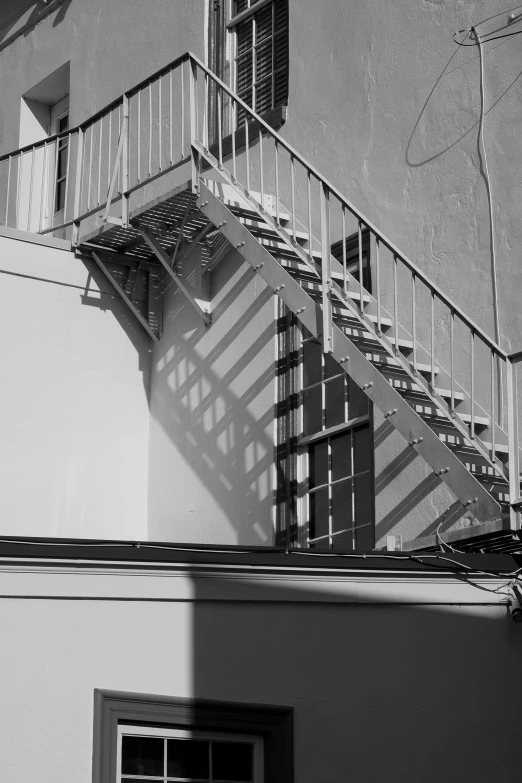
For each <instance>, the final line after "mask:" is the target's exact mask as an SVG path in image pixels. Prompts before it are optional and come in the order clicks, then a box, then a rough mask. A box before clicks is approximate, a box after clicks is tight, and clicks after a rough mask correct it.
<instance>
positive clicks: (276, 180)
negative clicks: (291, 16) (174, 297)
mask: <svg viewBox="0 0 522 783" xmlns="http://www.w3.org/2000/svg"><path fill="white" fill-rule="evenodd" d="M176 79H179V88H176V87H175V85H176V83H177V82H176ZM166 85H168V95H169V101H170V113H169V111H168V110H167V111H166V114H167V115H169V116H170V125H169V128H168V131H167V133H166V134H165V131H163V134H164V135H163V137H162V125H164V123H163V119H164V116H163V109H162V105H163V104H162V87H163V91H164V92H163V95H165V94H166V93H167V90H166ZM173 85H174V86H173ZM157 88H158V89H159V101H158V103H157V106H158V118H157V119H158V127H159V130H158V134H159V135H158V139H157V143H156V147H155V148H154V146H153V130H152V129H153V125H154V123H153V117H152V112H153V108H152V106H153V102H152V98H151V94H152V92H151V91H152V90H156V89H157ZM211 91H212V92H213V95H214V98H215V100H216V105H217V107H218V109H217V127H215V128H209V119H208V114H209V113H208V111H207V107H208V105H209V94H210V92H211ZM147 95H148V96H149V106H150V114H149V115H148V116H147V117H146V118H145V121H146V122H147V123H148V125H149V128H150V132H149V135H148V150H147V145H145V150H143V149H142V148H141V147H140V144H141V136H142V129H141V123H142V120H143V116H142V111H143V110H142V107H143V105H144V101H145V99H144V98H143V96H147ZM176 95H177V96H178V99H179V101H180V105H179V111H176V112H174V119H173V112H172V106H173V102H175V96H176ZM115 109H116V104H113V105H112V106H111V107H108V108H107V109H106V110H104V112H102V113H100V114H99V115H96V117H94V118H91V121H90V124H87V125H85V126H82V127H80V128H78V129H72V130H71V131H69V134H68V148H69V150H70V153H71V152H74V150H76V167H75V170H76V176H75V179H74V181H73V183H72V185H74V205H73V207H71V212H72V215H70V216H69V221H67V220H66V217H67V206H66V209H65V211H64V220H63V224H62V225H60V226H58V227H57V226H51V227H50V228H44V229H43V231H56V230H57V229H58V228H60V229H63V228H65V229H67V228H68V227H71V230H72V236H73V241H74V242H75V244H76V245H77V246H78V248H79V250H80V251H81V252H83V253H89V254H90V255H91V256H92V258H93V259H94V260H95V261H96V263H97V264H98V265H99V266H100V268H101V269H102V271H103V272H104V274H106V276H107V277H108V278H109V279H110V280H111V282H112V283H113V284H114V285H115V287H116V289H117V290H118V292H119V293H120V294H121V295H122V296H123V298H124V299H125V301H126V302H127V304H128V305H129V306H130V307H131V309H133V311H134V312H135V314H136V317H137V318H138V319H139V320H140V322H141V323H142V325H143V326H144V328H145V329H146V330H147V331H148V333H149V334H150V335H151V337H152V338H153V339H155V340H157V339H159V336H160V333H161V320H160V310H161V308H160V304H161V295H162V282H161V281H162V279H163V277H165V276H166V277H167V278H169V279H170V280H172V281H173V282H174V283H175V284H176V285H177V286H179V288H180V289H181V290H182V291H183V293H184V295H185V296H186V297H187V300H188V301H189V303H190V305H191V306H192V307H193V308H194V309H195V311H196V312H197V313H198V314H199V315H200V317H201V318H202V320H203V321H204V323H205V324H206V325H207V326H209V325H210V323H211V313H210V312H209V311H208V309H207V308H206V307H205V306H204V304H202V303H201V302H200V301H198V299H197V298H196V296H195V295H194V291H193V290H192V289H191V287H190V285H189V284H188V283H187V281H185V280H184V279H183V277H182V275H181V274H180V271H179V270H180V261H182V260H183V257H185V256H186V255H187V254H188V253H189V252H190V251H191V249H192V248H194V247H195V246H196V245H199V246H200V247H202V248H203V252H204V263H205V264H206V265H208V266H210V265H212V264H215V263H217V262H218V261H219V259H220V258H221V257H222V256H223V254H224V253H226V252H228V250H229V249H230V246H232V247H233V248H235V249H236V250H237V252H239V253H240V254H241V256H242V257H243V258H244V259H245V261H246V262H247V263H248V264H250V266H251V267H252V269H253V270H254V271H255V272H256V273H257V274H258V275H259V276H260V277H261V278H262V279H263V280H264V281H265V283H266V284H267V285H268V286H269V287H270V288H271V289H272V290H273V292H274V293H275V294H277V296H278V297H279V298H280V299H281V300H282V301H283V302H284V303H285V305H286V306H287V307H288V308H289V309H290V310H291V311H292V312H293V313H294V314H295V315H296V317H297V318H298V319H299V321H300V322H301V323H302V324H303V326H305V327H306V329H307V330H308V331H309V332H310V333H311V334H312V335H314V336H315V337H317V338H319V339H320V340H321V341H322V343H323V350H324V352H325V353H327V354H331V356H332V357H333V358H334V359H335V360H336V361H337V362H338V363H339V365H340V366H341V367H342V368H343V369H344V371H345V372H346V373H348V374H349V375H350V376H351V377H352V379H353V380H354V381H355V382H356V384H357V385H358V386H359V387H360V388H361V389H362V390H363V391H364V392H365V394H366V395H367V396H368V397H369V399H370V400H371V401H372V402H373V403H374V405H375V406H376V407H377V408H379V409H380V410H381V411H382V413H383V415H384V416H385V417H386V418H387V419H388V421H389V422H390V423H391V424H392V425H393V426H394V427H395V428H396V429H397V430H398V431H399V432H400V433H401V434H402V436H403V437H404V438H405V440H406V441H407V443H408V444H409V446H410V447H411V448H412V449H414V450H415V451H416V452H418V454H420V455H421V456H422V458H423V459H424V460H425V462H426V463H427V464H428V465H429V466H430V468H431V470H433V472H434V474H436V476H437V477H438V480H440V481H443V482H444V483H445V484H446V485H447V486H448V488H449V489H450V490H451V492H452V494H453V495H454V496H455V506H456V510H455V509H454V510H453V519H454V520H455V519H458V517H459V515H462V514H464V513H466V514H467V516H468V517H469V518H471V519H472V521H473V524H472V525H471V526H470V527H467V528H461V529H459V530H458V531H453V532H450V535H449V538H450V539H451V538H453V539H454V540H458V541H459V545H461V544H464V545H466V542H467V545H468V546H469V548H472V549H473V548H480V547H481V546H482V547H483V546H484V545H485V544H484V541H485V539H486V537H488V544H487V547H488V549H503V550H511V551H518V550H520V548H521V543H520V538H519V536H518V531H519V530H520V521H521V520H520V510H521V505H522V499H521V491H520V446H519V437H518V430H519V411H518V404H517V384H516V376H517V369H518V367H519V364H520V362H521V360H522V353H520V354H516V355H511V356H508V355H507V354H506V353H505V352H504V351H503V350H502V349H501V348H500V347H499V346H498V345H497V344H495V342H494V341H493V340H491V339H490V338H489V337H488V335H487V334H485V333H484V332H483V331H482V330H481V329H480V328H479V327H478V326H477V325H476V324H474V323H472V322H471V321H470V319H468V318H467V316H466V315H465V313H463V312H462V311H461V310H460V308H458V307H457V305H456V304H454V303H453V302H452V301H451V300H450V299H449V298H448V297H446V295H445V294H444V293H443V292H442V291H441V290H440V289H439V288H438V287H437V286H436V285H435V284H434V283H432V282H431V281H430V280H429V279H428V278H427V277H426V276H425V275H424V274H423V273H422V271H421V270H420V269H419V268H418V267H417V266H415V265H414V264H413V263H412V262H411V261H410V260H409V259H407V258H406V257H405V256H404V255H403V254H402V253H401V252H400V251H399V249H398V248H396V247H395V245H393V243H391V242H390V241H389V240H388V239H387V238H386V237H384V236H383V235H382V233H380V232H379V231H378V230H377V229H376V228H375V227H374V226H373V225H372V224H371V223H370V222H369V221H368V220H367V219H366V218H365V217H364V216H363V215H362V214H361V213H359V212H358V210H357V209H356V208H355V207H354V206H353V205H352V204H351V203H350V202H349V201H348V200H347V199H346V198H344V196H343V195H342V194H341V193H340V192H339V191H338V190H337V189H336V188H334V187H333V186H332V185H331V184H330V183H328V182H327V181H326V180H325V179H324V178H323V177H322V176H321V174H320V173H319V172H318V171H317V170H316V169H315V168H314V167H313V166H312V165H311V164H309V163H308V162H307V161H306V160H304V158H302V156H300V155H299V154H298V153H297V151H295V150H294V149H293V148H292V147H291V146H290V145H289V144H288V143H287V142H286V141H285V139H284V138H283V137H282V136H281V135H280V134H278V133H277V132H276V131H274V130H273V129H272V128H271V127H270V126H269V125H267V124H266V123H265V122H264V121H263V120H262V118H260V117H258V116H257V115H255V114H254V112H252V111H251V109H250V108H249V107H248V106H247V105H246V104H244V103H243V102H242V101H241V100H240V99H239V98H238V97H237V96H236V95H235V94H234V93H233V92H232V91H231V90H230V89H229V88H228V87H227V86H226V85H225V84H223V83H222V82H221V81H220V80H219V79H218V78H217V77H216V76H215V75H214V74H212V73H211V72H210V71H209V70H208V69H207V68H206V67H205V66H204V65H203V64H202V63H201V62H200V61H199V60H198V59H197V58H195V57H194V56H193V55H185V56H184V57H183V58H180V59H179V60H178V61H176V62H175V63H173V64H172V65H171V66H169V67H168V68H166V69H164V70H163V71H161V72H160V73H159V74H155V75H154V76H153V77H151V79H150V80H147V82H145V83H144V84H142V85H138V86H137V87H136V88H135V89H134V90H133V91H131V92H130V93H128V94H126V95H125V96H123V97H122V99H121V113H120V108H119V107H118V117H119V123H118V133H117V134H113V138H114V139H115V140H116V141H114V142H113V144H114V146H113V147H111V142H110V141H109V144H108V147H107V150H106V149H105V148H104V143H103V138H104V137H103V128H104V127H106V126H107V118H109V121H111V119H110V118H111V117H113V116H114V112H115ZM238 117H241V118H242V119H241V120H240V122H238V121H237V118H238ZM104 118H105V123H106V124H105V126H104V125H103V123H104ZM175 122H177V123H178V126H177V127H174V124H175ZM133 123H134V124H133ZM97 124H99V126H100V127H99V131H95V128H96V127H97ZM109 127H110V125H109ZM106 132H107V131H106ZM96 133H97V134H98V135H96ZM76 137H77V138H76ZM105 138H106V137H105ZM109 138H110V136H109ZM96 139H98V144H96ZM186 139H189V143H187V144H186V143H185V140H186ZM214 139H215V141H213V140H214ZM93 140H94V141H93ZM58 141H59V137H56V143H58ZM86 142H88V144H89V146H90V153H89V155H86V152H85V150H86ZM116 142H117V147H116V146H115V145H116ZM169 142H170V156H169V154H166V149H165V148H166V147H167V149H168V146H169ZM178 142H179V144H180V148H181V149H180V156H179V157H176V155H175V154H173V145H174V146H175V144H176V143H178ZM133 145H134V146H133ZM93 149H94V153H93ZM154 149H156V150H157V156H158V157H159V163H158V168H157V170H155V167H154V166H153V165H152V158H153V151H154ZM147 152H148V166H147V165H145V168H146V172H145V173H143V165H144V161H145V164H146V163H147ZM96 154H97V156H98V158H97V161H98V165H97V174H96V172H95V177H94V180H92V179H91V178H90V177H91V175H92V171H93V168H92V161H93V160H94V161H95V162H96ZM163 154H164V155H165V159H164V161H163V163H162V155H163ZM23 155H24V151H19V162H18V169H17V170H18V186H19V187H20V182H21V181H22V180H23V173H21V172H23ZM111 155H112V161H111ZM154 155H156V152H154ZM105 157H108V163H107V176H106V183H107V188H108V190H107V198H106V199H105V200H104V201H103V200H100V182H101V181H102V179H103V178H102V169H103V168H104V166H103V165H102V159H103V160H105ZM12 158H13V156H10V158H9V173H10V174H11V168H12ZM87 159H88V160H89V164H88V173H87V170H86V169H87ZM132 161H134V164H133V163H132ZM3 162H5V156H4V159H0V175H1V167H2V163H3ZM181 164H183V165H185V166H186V167H190V182H189V183H188V186H181V187H178V188H177V189H175V190H173V191H171V192H169V193H167V194H162V195H161V197H159V198H156V199H154V200H152V201H151V200H148V201H147V199H146V197H145V199H143V198H142V203H141V204H139V205H138V206H137V207H136V208H134V209H132V206H133V204H132V199H133V198H134V197H135V196H137V195H138V194H140V193H141V194H142V192H143V189H144V187H145V185H146V184H149V183H151V182H153V181H156V180H157V178H158V177H161V176H166V175H168V174H171V173H172V172H173V171H174V170H175V169H176V167H178V166H179V165H181ZM68 165H69V164H68ZM31 166H32V168H31V171H32V170H33V169H34V150H33V161H32V164H31ZM31 176H32V175H31ZM42 180H43V178H42ZM10 181H11V177H10ZM85 182H87V193H85ZM91 188H93V189H94V191H97V199H96V198H94V199H92V194H91ZM31 192H32V191H31ZM71 192H72V188H71ZM21 200H22V201H23V197H22V199H21V198H20V194H19V193H18V195H17V196H16V204H17V220H18V215H19V211H20V201H21ZM92 200H94V202H95V208H94V207H93V205H92ZM66 201H67V199H66ZM118 203H119V204H121V210H120V215H114V214H111V213H113V212H114V206H117V204H118ZM5 204H6V206H7V209H6V212H8V211H9V205H12V204H13V197H12V195H11V194H10V192H9V184H8V187H7V195H6V198H5ZM0 206H1V204H0ZM40 211H41V210H40ZM29 212H30V213H31V212H32V213H33V214H34V213H35V212H36V210H35V209H34V207H33V206H32V205H31V202H30V201H29ZM96 212H98V215H99V216H100V214H101V213H102V212H103V214H101V218H102V220H103V223H102V225H101V227H100V226H98V227H97V228H95V229H94V230H93V228H92V216H93V215H95V214H96ZM89 220H90V222H91V225H90V227H89V228H90V230H87V231H86V230H83V231H82V228H83V227H84V226H88V224H89ZM29 221H30V218H29ZM40 230H42V227H41V226H40ZM354 232H355V234H356V236H357V240H356V244H357V251H356V253H355V258H348V254H347V245H348V241H349V240H350V241H351V238H352V237H353V234H354ZM363 233H364V234H365V236H367V235H369V237H370V245H371V258H370V261H371V274H372V291H371V292H370V291H369V290H367V289H366V288H365V287H364V274H363V264H364V262H363V249H362V237H363ZM225 240H226V241H225ZM334 245H335V246H336V247H338V248H340V252H339V253H337V255H338V258H337V257H335V256H334V255H333V253H332V246H334ZM122 270H124V271H122ZM160 272H161V274H160ZM140 279H141V281H142V282H141V284H140V283H139V281H140ZM140 285H141V288H140ZM136 291H138V293H136ZM140 291H141V293H140ZM481 542H482V544H481ZM433 544H434V540H433V539H432V538H429V539H426V540H424V541H419V540H417V541H416V542H415V545H416V548H418V547H419V545H420V546H424V547H430V546H432V545H433Z"/></svg>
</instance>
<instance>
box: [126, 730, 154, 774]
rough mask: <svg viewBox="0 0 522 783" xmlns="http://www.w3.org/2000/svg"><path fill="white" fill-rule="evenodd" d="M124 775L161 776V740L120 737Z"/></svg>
mask: <svg viewBox="0 0 522 783" xmlns="http://www.w3.org/2000/svg"><path fill="white" fill-rule="evenodd" d="M121 771H122V774H124V775H163V740H162V739H159V738H158V737H132V736H127V737H125V736H124V737H122V746H121Z"/></svg>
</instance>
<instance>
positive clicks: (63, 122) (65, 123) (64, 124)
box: [58, 114, 69, 133]
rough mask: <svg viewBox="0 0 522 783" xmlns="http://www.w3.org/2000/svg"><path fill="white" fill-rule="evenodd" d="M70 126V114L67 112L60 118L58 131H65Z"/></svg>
mask: <svg viewBox="0 0 522 783" xmlns="http://www.w3.org/2000/svg"><path fill="white" fill-rule="evenodd" d="M68 127H69V115H68V114H65V115H64V116H63V117H60V119H59V120H58V133H63V131H66V130H67V128H68Z"/></svg>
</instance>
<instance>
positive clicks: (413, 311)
mask: <svg viewBox="0 0 522 783" xmlns="http://www.w3.org/2000/svg"><path fill="white" fill-rule="evenodd" d="M416 277H417V276H416V274H415V272H412V273H411V335H412V339H413V374H414V375H417V372H418V370H417V296H416V291H415V288H416V286H415V280H416Z"/></svg>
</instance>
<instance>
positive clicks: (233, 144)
mask: <svg viewBox="0 0 522 783" xmlns="http://www.w3.org/2000/svg"><path fill="white" fill-rule="evenodd" d="M230 105H231V108H232V182H237V171H236V102H235V100H233V99H232V100H231V102H230Z"/></svg>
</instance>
